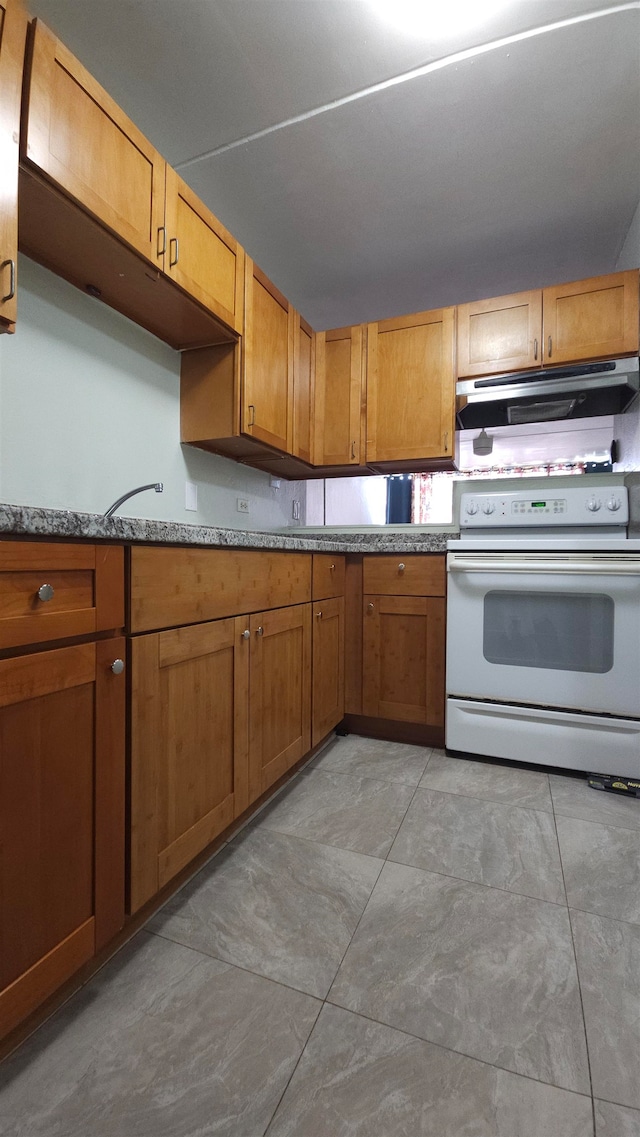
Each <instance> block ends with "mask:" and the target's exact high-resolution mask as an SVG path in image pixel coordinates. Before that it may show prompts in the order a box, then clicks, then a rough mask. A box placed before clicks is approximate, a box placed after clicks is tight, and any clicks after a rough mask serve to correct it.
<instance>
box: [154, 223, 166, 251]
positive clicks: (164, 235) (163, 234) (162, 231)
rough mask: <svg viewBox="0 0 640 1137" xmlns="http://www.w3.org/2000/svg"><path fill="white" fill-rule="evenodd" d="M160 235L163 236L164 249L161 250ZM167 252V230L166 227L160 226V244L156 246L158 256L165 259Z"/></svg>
mask: <svg viewBox="0 0 640 1137" xmlns="http://www.w3.org/2000/svg"><path fill="white" fill-rule="evenodd" d="M160 235H162V248H160ZM166 251H167V230H166V229H165V227H164V225H159V226H158V243H157V245H156V256H158V257H163V256H164V254H165V253H166Z"/></svg>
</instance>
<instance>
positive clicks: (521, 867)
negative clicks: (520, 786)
mask: <svg viewBox="0 0 640 1137" xmlns="http://www.w3.org/2000/svg"><path fill="white" fill-rule="evenodd" d="M389 859H390V860H392V861H400V862H401V863H402V864H405V865H413V866H414V867H415V868H420V869H427V870H428V871H430V872H441V873H447V874H448V875H449V876H457V877H461V878H462V879H463V880H472V881H476V882H477V883H478V884H487V885H491V886H492V887H494V888H506V889H507V891H508V892H521V893H523V894H524V895H525V896H535V897H537V898H538V899H539V900H551V901H554V902H555V903H558V904H564V903H565V893H564V884H563V880H562V869H561V866H560V856H559V853H558V842H557V839H556V828H555V824H554V820H553V816H552V814H550V813H543V812H542V811H541V810H535V809H521V808H520V807H519V806H510V805H499V804H498V803H497V802H492V801H479V800H478V799H477V798H469V797H461V796H460V795H459V794H443V793H439V792H438V791H437V790H423V789H418V790H416V792H415V797H414V799H413V801H412V803H411V805H410V807H409V810H408V812H407V815H406V817H405V819H404V821H403V823H402V825H401V827H400V831H399V833H398V836H397V837H396V839H395V841H394V843H393V848H392V849H391V852H390V854H389Z"/></svg>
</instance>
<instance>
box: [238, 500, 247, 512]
mask: <svg viewBox="0 0 640 1137" xmlns="http://www.w3.org/2000/svg"><path fill="white" fill-rule="evenodd" d="M236 509H237V510H238V513H248V512H249V502H248V501H247V499H246V497H238V498H236Z"/></svg>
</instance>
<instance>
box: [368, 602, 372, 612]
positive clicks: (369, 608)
mask: <svg viewBox="0 0 640 1137" xmlns="http://www.w3.org/2000/svg"><path fill="white" fill-rule="evenodd" d="M367 608H368V610H369V611H370V612H373V604H367Z"/></svg>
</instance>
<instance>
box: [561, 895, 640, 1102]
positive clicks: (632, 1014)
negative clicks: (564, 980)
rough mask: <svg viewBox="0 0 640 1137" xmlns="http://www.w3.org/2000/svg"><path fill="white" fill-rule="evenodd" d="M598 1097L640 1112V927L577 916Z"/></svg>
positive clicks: (575, 923)
mask: <svg viewBox="0 0 640 1137" xmlns="http://www.w3.org/2000/svg"><path fill="white" fill-rule="evenodd" d="M571 923H572V925H573V934H574V939H575V945H576V956H577V959H578V975H579V976H580V988H581V990H582V1003H583V1006H584V1017H585V1022H586V1025H587V1042H588V1045H589V1058H590V1061H591V1077H592V1080H593V1093H594V1096H595V1097H599V1098H604V1099H605V1100H606V1101H614V1102H618V1103H619V1104H620V1105H628V1106H633V1107H634V1108H636V1109H640V985H639V983H638V977H639V976H640V928H637V927H634V926H633V925H632V924H624V923H622V922H620V921H618V920H607V919H605V917H603V916H594V915H592V914H591V913H587V912H574V911H572V912H571Z"/></svg>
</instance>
